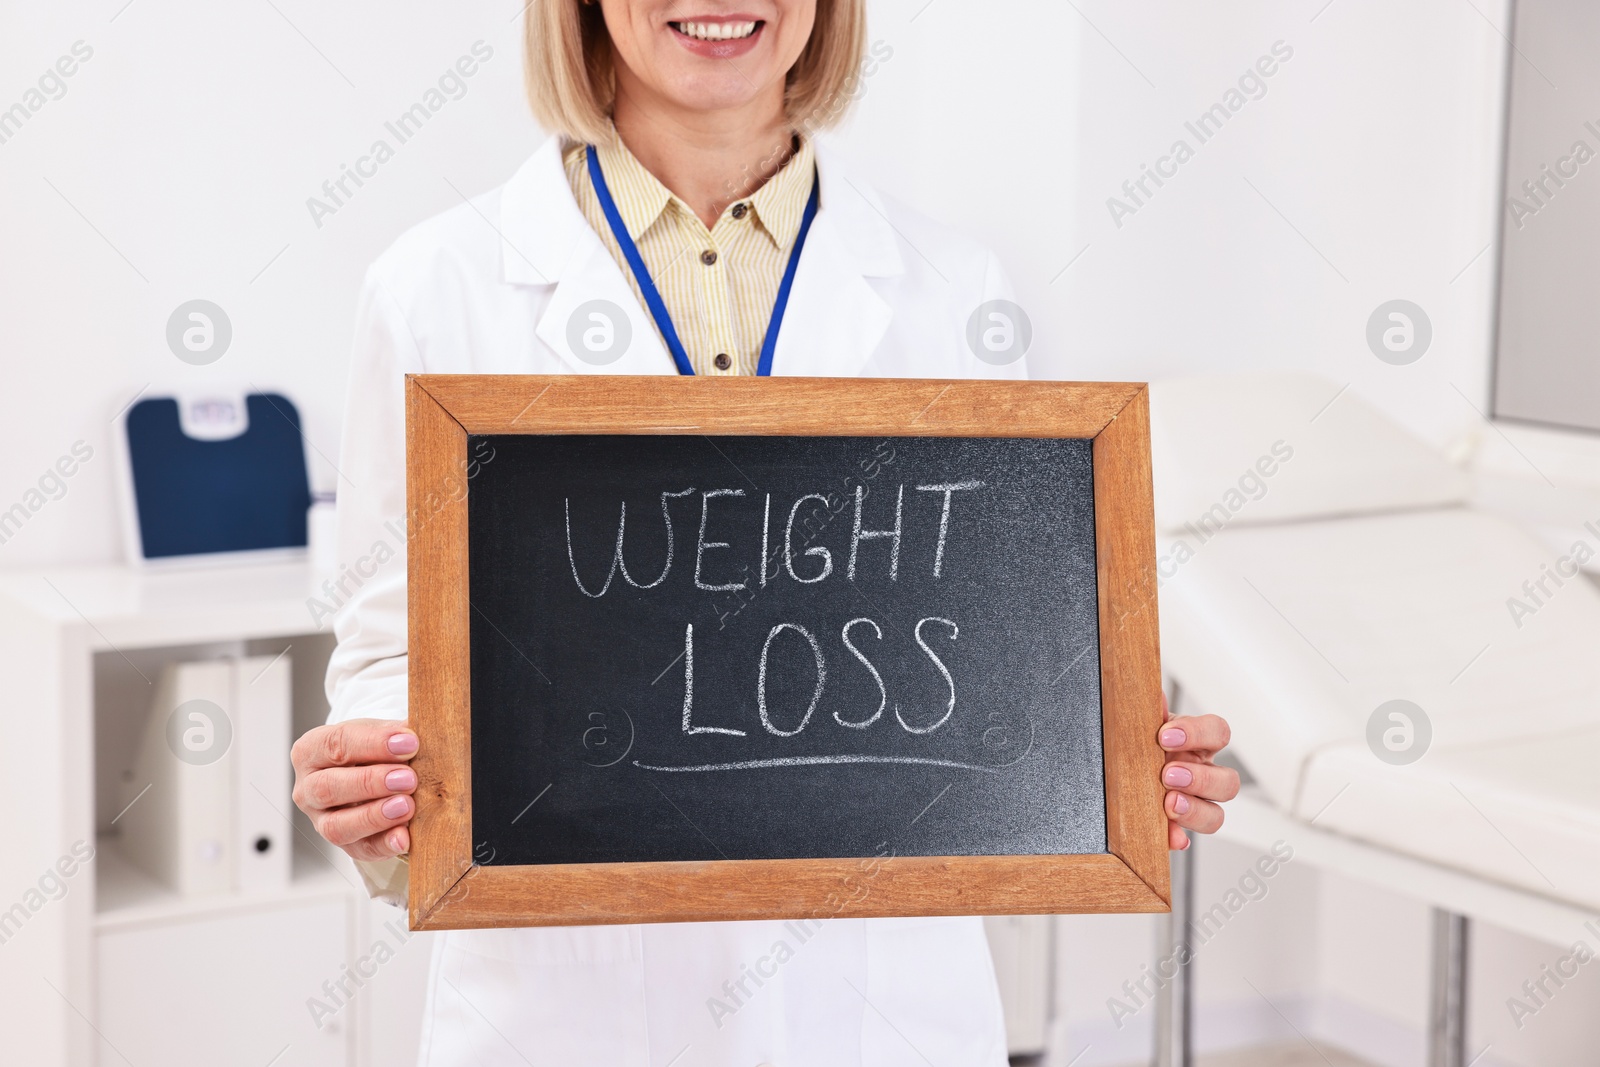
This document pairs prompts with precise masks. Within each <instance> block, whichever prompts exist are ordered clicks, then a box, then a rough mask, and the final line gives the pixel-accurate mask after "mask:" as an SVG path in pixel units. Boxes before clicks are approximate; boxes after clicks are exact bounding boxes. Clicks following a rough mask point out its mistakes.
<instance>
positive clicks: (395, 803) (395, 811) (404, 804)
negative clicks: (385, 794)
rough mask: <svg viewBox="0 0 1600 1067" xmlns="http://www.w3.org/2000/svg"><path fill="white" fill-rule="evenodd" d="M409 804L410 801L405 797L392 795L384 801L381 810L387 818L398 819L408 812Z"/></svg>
mask: <svg viewBox="0 0 1600 1067" xmlns="http://www.w3.org/2000/svg"><path fill="white" fill-rule="evenodd" d="M409 806H410V802H409V801H407V800H406V798H405V797H390V798H389V799H388V800H385V801H384V802H383V807H382V808H380V809H379V810H380V811H382V812H383V817H384V818H385V819H398V818H400V816H402V815H404V814H405V813H406V810H407V808H408V807H409Z"/></svg>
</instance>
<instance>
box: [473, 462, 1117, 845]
mask: <svg viewBox="0 0 1600 1067" xmlns="http://www.w3.org/2000/svg"><path fill="white" fill-rule="evenodd" d="M468 440H469V445H470V452H471V454H472V455H473V456H475V457H478V458H479V461H480V465H479V468H478V470H477V472H476V474H475V477H474V478H473V481H472V483H471V492H470V495H469V497H468V502H467V506H468V542H469V546H470V553H469V559H470V575H469V583H468V584H469V587H470V599H471V608H472V610H471V743H472V811H471V819H472V841H473V846H474V847H473V856H474V859H475V861H476V862H478V863H479V864H483V865H488V866H492V865H526V864H550V863H607V862H623V861H666V860H717V859H800V858H830V857H831V858H843V857H868V856H876V855H883V854H885V853H893V854H895V855H902V856H975V855H1053V854H1083V853H1104V852H1106V851H1107V848H1106V818H1105V810H1106V802H1105V772H1104V766H1103V760H1102V741H1101V704H1100V662H1099V655H1098V652H1097V647H1098V633H1097V625H1098V623H1097V598H1096V558H1095V517H1094V498H1093V471H1092V459H1091V444H1092V442H1091V441H1090V440H1087V439H1081V440H1080V439H1023V438H960V437H920V438H908V437H885V438H864V437H784V436H749V437H745V436H740V437H732V436H721V437H708V436H692V435H686V436H629V435H537V434H492V435H485V436H472V437H470V438H469V439H468ZM485 457H487V459H485Z"/></svg>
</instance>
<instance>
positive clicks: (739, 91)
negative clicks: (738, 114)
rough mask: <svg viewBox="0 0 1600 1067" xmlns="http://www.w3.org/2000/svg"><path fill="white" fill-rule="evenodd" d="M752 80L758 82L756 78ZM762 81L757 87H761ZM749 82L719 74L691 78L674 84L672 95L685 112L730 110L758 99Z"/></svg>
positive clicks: (672, 98)
mask: <svg viewBox="0 0 1600 1067" xmlns="http://www.w3.org/2000/svg"><path fill="white" fill-rule="evenodd" d="M751 81H755V79H754V78H752V79H751ZM760 84H761V83H760V82H759V81H757V82H756V85H758V86H759V85H760ZM758 95H759V94H758V92H757V90H756V88H754V87H752V85H751V84H750V82H749V81H746V80H745V79H744V78H741V77H739V76H738V75H734V76H733V77H732V78H728V77H724V76H722V75H721V74H720V73H719V74H717V75H715V76H712V77H689V78H683V79H681V80H679V81H678V82H677V83H676V84H674V85H673V87H672V89H671V91H670V93H669V96H670V98H671V100H672V101H673V103H675V104H677V105H678V106H679V107H681V108H683V109H685V110H686V111H707V112H709V111H729V110H733V109H736V108H740V107H744V106H746V105H748V104H749V103H750V102H751V101H752V100H754V99H755V98H756V97H757V96H758Z"/></svg>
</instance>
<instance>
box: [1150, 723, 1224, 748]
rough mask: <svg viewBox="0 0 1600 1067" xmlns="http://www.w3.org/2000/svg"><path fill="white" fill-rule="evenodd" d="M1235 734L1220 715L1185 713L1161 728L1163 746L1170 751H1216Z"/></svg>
mask: <svg viewBox="0 0 1600 1067" xmlns="http://www.w3.org/2000/svg"><path fill="white" fill-rule="evenodd" d="M1232 736H1233V734H1232V731H1231V730H1229V729H1228V720H1227V719H1224V718H1223V717H1222V716H1220V715H1185V716H1182V717H1181V718H1177V719H1170V720H1168V721H1167V724H1166V725H1165V726H1163V727H1162V728H1161V734H1160V738H1159V739H1160V741H1161V747H1162V748H1164V749H1166V750H1167V751H1168V752H1216V751H1219V750H1220V749H1224V748H1227V747H1228V740H1229V738H1231V737H1232Z"/></svg>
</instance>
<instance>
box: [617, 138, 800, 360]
mask: <svg viewBox="0 0 1600 1067" xmlns="http://www.w3.org/2000/svg"><path fill="white" fill-rule="evenodd" d="M587 154H588V157H589V180H590V182H591V183H593V185H594V192H595V196H597V197H598V198H599V199H600V210H602V211H604V212H605V215H606V222H608V223H610V224H611V233H612V236H614V237H615V238H616V239H617V244H618V245H620V246H621V248H622V256H623V258H624V259H626V260H627V261H628V266H629V267H631V268H633V276H634V278H635V279H636V280H637V281H638V282H639V291H640V292H641V293H643V294H644V302H645V306H646V307H648V308H649V309H650V314H651V315H652V316H654V317H655V320H656V326H657V327H659V328H660V330H661V336H662V338H663V339H664V340H665V341H666V342H667V349H668V350H669V351H671V353H672V361H673V362H674V363H676V364H677V365H678V373H679V374H687V375H689V376H691V377H692V376H693V375H694V366H693V365H692V364H691V363H690V362H689V354H688V353H687V352H685V351H684V349H683V342H682V341H680V340H679V339H678V331H677V329H676V328H674V327H673V325H672V316H671V315H669V314H667V305H666V302H665V301H663V300H662V299H661V293H660V291H659V290H658V289H656V283H655V280H654V279H653V278H651V277H650V268H648V267H646V266H645V265H644V258H643V257H641V256H640V255H639V248H638V246H637V245H635V244H634V243H633V238H632V237H630V236H629V235H628V227H627V226H625V225H623V222H622V215H621V214H620V213H619V212H618V211H617V202H616V201H615V200H613V199H612V198H611V189H610V187H609V186H607V185H606V176H605V173H604V172H603V171H601V169H600V154H599V153H598V152H596V151H595V149H594V145H589V146H588V153H587ZM817 199H818V193H817V178H816V175H815V174H814V173H813V174H812V177H811V199H809V200H807V201H806V210H805V214H804V215H803V216H801V219H800V232H799V233H798V234H796V235H795V239H794V250H793V251H792V252H790V253H789V265H788V266H787V267H786V268H784V272H783V281H782V282H780V283H779V284H778V299H777V300H775V301H773V304H772V317H771V318H770V319H769V320H767V336H766V338H765V339H764V340H763V341H762V342H761V361H760V362H759V363H757V364H756V373H757V374H759V375H761V376H762V377H768V376H770V375H771V374H772V353H773V351H774V350H775V349H776V348H777V347H778V330H779V328H780V327H782V326H783V313H784V311H786V310H787V309H788V307H789V290H790V289H791V288H792V287H793V286H794V272H795V268H797V267H798V266H799V265H800V251H801V250H802V249H803V248H805V246H806V234H807V233H809V232H810V231H811V221H812V220H813V219H815V218H816V217H817Z"/></svg>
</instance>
